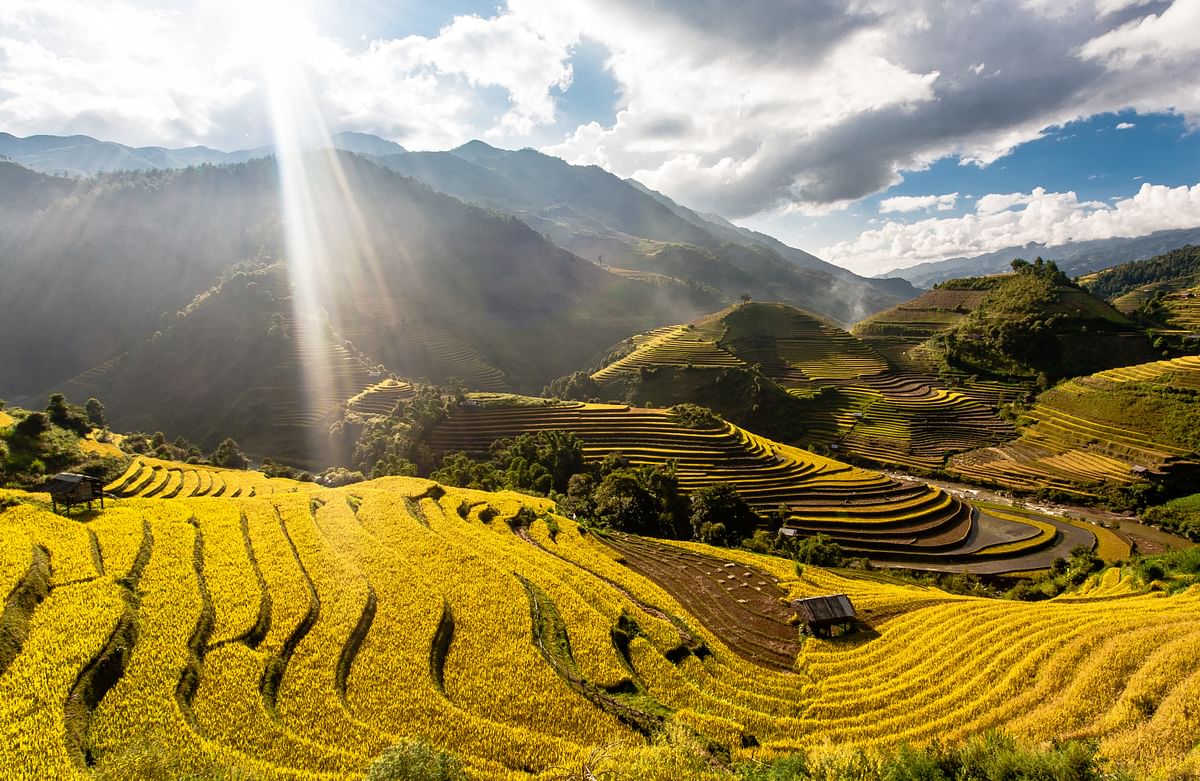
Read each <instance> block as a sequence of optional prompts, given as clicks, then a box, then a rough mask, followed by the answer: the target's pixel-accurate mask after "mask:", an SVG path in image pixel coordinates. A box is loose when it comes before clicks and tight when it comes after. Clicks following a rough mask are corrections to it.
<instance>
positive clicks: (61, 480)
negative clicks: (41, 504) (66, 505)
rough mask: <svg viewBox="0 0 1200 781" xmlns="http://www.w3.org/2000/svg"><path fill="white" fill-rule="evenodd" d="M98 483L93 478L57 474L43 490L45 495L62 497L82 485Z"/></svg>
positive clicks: (62, 473)
mask: <svg viewBox="0 0 1200 781" xmlns="http://www.w3.org/2000/svg"><path fill="white" fill-rule="evenodd" d="M97 482H99V481H98V480H97V479H96V478H94V477H89V476H88V475H77V474H75V473H73V472H59V473H58V474H56V475H55V476H54V477H52V478H50V480H49V481H47V482H46V485H45V488H44V490H45V491H46V493H48V494H51V495H53V496H62V495H63V494H69V493H71V492H73V491H76V490H78V489H79V486H80V484H82V483H97Z"/></svg>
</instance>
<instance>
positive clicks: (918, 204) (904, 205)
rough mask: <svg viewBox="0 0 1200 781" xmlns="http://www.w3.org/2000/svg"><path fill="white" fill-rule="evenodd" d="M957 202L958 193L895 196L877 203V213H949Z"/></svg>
mask: <svg viewBox="0 0 1200 781" xmlns="http://www.w3.org/2000/svg"><path fill="white" fill-rule="evenodd" d="M957 202H958V193H946V194H945V195H897V196H894V197H892V198H884V199H883V200H882V201H880V202H879V213H880V214H888V213H890V212H916V211H934V210H936V211H939V212H945V211H950V210H951V209H953V208H954V205H955V204H956V203H957Z"/></svg>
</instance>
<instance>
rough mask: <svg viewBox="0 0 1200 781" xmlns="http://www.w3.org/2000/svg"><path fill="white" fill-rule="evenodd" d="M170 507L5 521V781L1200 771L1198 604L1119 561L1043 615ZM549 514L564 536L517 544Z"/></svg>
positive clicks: (542, 508)
mask: <svg viewBox="0 0 1200 781" xmlns="http://www.w3.org/2000/svg"><path fill="white" fill-rule="evenodd" d="M610 414H616V413H610ZM164 466H165V467H166V471H173V469H172V467H171V466H167V465H164ZM825 466H826V467H827V468H828V465H825ZM183 467H184V465H176V467H175V468H177V469H179V470H180V471H182V470H183ZM161 493H162V492H159V494H158V495H156V498H149V499H144V498H132V499H124V500H118V501H117V502H116V503H115V504H114V506H113V507H111V508H110V509H108V510H106V511H105V512H103V513H100V512H95V513H89V514H86V515H85V516H81V517H80V518H79V519H66V518H63V517H61V516H58V515H54V514H52V513H50V512H49V511H48V510H47V509H46V508H45V507H44V505H43V503H42V497H39V496H38V495H36V494H19V493H18V494H14V496H15V497H16V498H17V499H18V500H19V501H20V503H18V504H17V505H16V506H12V507H9V508H8V509H5V510H3V511H2V512H0V587H3V588H4V590H5V592H6V593H11V594H14V595H15V594H17V593H18V592H19V591H20V590H21V589H23V588H24V589H30V588H33V589H40V590H41V593H43V594H44V597H43V598H42V599H40V601H38V602H36V603H31V602H29V601H21V600H18V599H16V598H15V597H9V603H8V609H7V610H6V611H5V616H6V620H12V619H13V618H14V617H17V616H18V615H19V617H20V620H21V621H22V622H23V624H22V625H23V626H24V627H25V630H24V631H23V632H22V633H21V635H20V636H19V639H18V643H17V645H16V648H15V650H14V652H13V653H11V654H8V655H6V656H3V658H0V731H2V732H3V734H4V735H5V737H6V740H4V741H2V742H0V764H2V766H3V767H4V768H5V771H6V777H9V778H29V779H34V778H37V779H42V778H63V779H87V778H90V777H92V776H93V774H94V773H95V772H101V773H106V774H107V776H106V777H113V776H118V777H137V776H138V775H139V772H140V771H139V770H138V768H139V767H147V765H144V764H143V765H139V764H137V762H139V761H141V762H146V761H147V759H146V758H147V757H152V758H153V760H152V761H153V763H154V766H155V767H167V768H171V772H172V773H174V774H176V775H188V774H195V773H205V772H211V771H212V770H213V768H223V769H224V770H223V771H222V772H225V773H234V774H236V775H242V776H251V777H255V778H261V779H290V780H292V781H308V780H309V779H312V780H313V781H315V780H316V779H323V780H331V779H356V778H361V777H362V776H363V774H364V773H365V771H366V768H367V767H368V765H369V764H370V762H371V761H372V759H373V758H374V757H375V756H377V755H378V754H379V753H380V752H382V751H383V750H384V749H385V748H387V747H388V746H389V745H392V744H393V743H396V742H398V741H400V740H402V739H404V738H408V737H412V736H421V737H423V738H424V739H426V740H428V741H430V742H431V743H433V744H434V745H436V746H438V747H441V748H444V749H448V750H450V751H453V752H454V753H455V754H457V755H458V756H459V757H460V758H461V759H462V760H463V762H464V764H465V766H466V769H467V771H468V774H469V775H470V777H471V778H475V779H485V780H489V781H490V780H491V779H503V780H504V781H516V780H517V779H535V778H541V779H549V778H555V777H562V775H563V774H564V773H565V772H566V771H565V770H564V768H568V767H579V766H580V764H581V763H584V762H586V761H587V757H588V756H595V754H594V752H595V751H596V750H597V748H598V747H600V746H608V747H609V748H608V752H607V756H608V758H609V759H608V763H607V764H606V765H605V768H601V769H619V770H620V771H621V772H622V773H623V774H624V775H623V776H622V777H625V775H627V776H628V777H630V778H660V779H667V778H678V777H679V775H678V774H677V773H676V772H675V771H672V769H671V768H673V767H678V764H677V763H678V760H677V759H676V758H675V757H674V755H673V754H672V751H673V750H674V749H673V748H672V746H671V744H670V743H668V742H664V741H663V740H661V739H658V738H656V737H655V736H658V735H662V734H671V735H681V734H688V735H692V736H694V737H693V740H695V741H699V742H700V744H701V745H708V746H709V747H710V748H709V750H710V751H712V752H715V753H714V754H713V756H726V757H728V759H725V760H719V761H717V762H712V763H708V764H704V765H702V766H701V769H700V770H698V771H694V774H693V773H689V774H688V775H689V777H698V778H712V779H718V778H729V777H730V771H729V768H730V767H731V765H732V764H733V763H736V762H738V761H742V760H747V759H752V758H766V757H770V756H775V755H779V754H784V753H788V752H791V751H794V750H798V749H806V750H810V751H813V752H816V753H820V752H821V751H829V750H847V749H853V748H860V749H863V750H867V751H873V750H882V749H887V748H894V747H895V746H897V745H898V744H899V743H901V742H908V743H911V744H916V745H921V744H924V743H928V742H930V741H933V740H938V741H941V742H942V743H945V744H950V745H954V744H956V743H958V742H960V741H962V740H963V739H965V738H967V737H969V736H972V735H977V734H981V733H983V732H985V731H987V730H989V729H991V728H993V727H997V726H1002V727H1004V728H1005V729H1006V730H1007V731H1009V732H1011V733H1012V734H1014V735H1015V736H1016V737H1017V738H1018V739H1021V740H1024V741H1028V742H1030V743H1035V744H1036V743H1040V742H1043V741H1049V740H1057V739H1063V738H1087V739H1092V740H1096V741H1098V742H1099V746H1100V751H1101V754H1102V755H1103V756H1104V757H1106V758H1107V759H1108V760H1109V761H1111V762H1112V763H1114V766H1120V767H1123V768H1126V769H1129V770H1132V771H1135V772H1137V773H1138V774H1139V775H1140V776H1146V777H1150V776H1151V775H1153V776H1154V777H1161V778H1167V777H1179V778H1183V777H1187V776H1188V774H1190V773H1193V772H1195V770H1196V769H1197V760H1198V755H1197V753H1196V749H1195V746H1194V736H1195V735H1196V734H1197V733H1198V732H1200V707H1197V702H1198V701H1200V700H1198V698H1200V655H1198V654H1197V649H1198V648H1200V634H1198V631H1200V630H1197V629H1196V627H1197V626H1198V620H1200V593H1197V592H1196V590H1195V589H1194V588H1193V589H1191V590H1189V591H1186V592H1183V593H1180V594H1176V595H1174V596H1167V595H1165V594H1163V593H1158V592H1153V593H1142V592H1140V591H1138V590H1137V588H1135V586H1134V582H1133V581H1132V580H1131V579H1130V578H1129V577H1127V576H1125V575H1123V574H1122V572H1121V571H1119V570H1110V571H1108V572H1106V573H1104V575H1103V576H1102V577H1096V578H1094V579H1093V580H1092V581H1090V582H1089V583H1087V584H1086V585H1085V587H1084V588H1083V589H1082V590H1081V591H1080V592H1079V593H1072V594H1069V595H1067V596H1065V597H1063V598H1060V599H1055V600H1051V601H1049V602H1045V603H1032V604H1031V603H1019V602H1007V601H997V600H988V599H981V598H973V597H963V596H955V595H951V594H947V593H944V592H941V591H938V590H936V589H932V588H926V587H920V586H915V585H909V584H903V583H899V582H896V581H894V580H892V579H889V578H886V577H881V576H878V575H875V574H873V573H857V572H855V571H843V570H823V569H820V568H817V567H805V568H804V571H803V574H801V575H798V574H797V573H796V570H795V569H794V567H793V565H792V563H791V562H789V561H786V560H783V559H777V558H774V557H769V556H760V555H757V554H752V553H748V552H745V551H731V550H721V549H714V548H709V547H707V546H704V545H700V544H695V543H664V542H656V541H651V540H645V539H640V538H631V537H613V538H610V539H605V538H601V537H598V536H597V535H596V534H593V533H585V532H584V531H583V530H582V529H580V528H579V527H577V526H576V524H575V523H573V522H572V521H571V520H569V519H567V518H562V517H552V516H550V515H547V514H546V509H547V505H546V504H545V503H544V502H539V501H537V500H529V499H522V498H520V497H518V496H516V495H511V494H485V493H481V492H474V491H467V490H463V489H448V488H442V487H439V486H436V485H435V484H433V483H431V482H429V481H424V480H419V479H415V478H385V479H382V480H377V481H372V482H369V483H361V484H357V485H354V486H350V487H346V488H342V489H336V490H314V491H311V492H303V493H302V492H283V493H274V494H270V495H263V494H261V493H256V495H255V496H253V497H249V496H247V495H246V494H242V495H241V496H239V497H237V498H229V497H228V495H225V496H221V497H217V498H211V497H210V498H186V499H185V498H180V494H178V493H177V494H175V497H176V498H172V499H164V498H157V496H161ZM526 501H528V502H531V503H532V504H533V508H534V510H535V511H536V513H537V514H538V517H539V519H538V520H536V521H534V522H533V523H532V525H530V526H528V527H519V528H514V527H513V526H512V525H510V523H509V522H508V519H510V518H513V517H514V515H515V513H516V511H517V509H518V508H519V507H520V506H521V504H522V502H526ZM551 521H553V523H551ZM39 584H41V585H39ZM828 593H845V594H848V595H849V596H850V597H851V599H852V600H853V601H854V603H855V605H856V606H857V607H858V611H859V617H860V620H861V622H862V624H863V627H864V631H862V632H860V633H858V634H857V635H852V636H850V637H847V638H840V639H834V640H822V639H817V638H807V639H804V640H803V641H801V639H800V638H799V636H798V635H797V633H796V628H795V627H794V626H793V625H792V622H791V613H790V609H789V606H788V605H787V604H786V601H787V600H788V599H792V598H798V597H803V596H811V595H819V594H828ZM781 600H782V601H781ZM134 627H136V630H135V629H134ZM139 747H140V748H139ZM139 750H140V751H141V752H142V753H141V754H139V753H138V752H139ZM146 752H150V753H146ZM139 757H140V759H139Z"/></svg>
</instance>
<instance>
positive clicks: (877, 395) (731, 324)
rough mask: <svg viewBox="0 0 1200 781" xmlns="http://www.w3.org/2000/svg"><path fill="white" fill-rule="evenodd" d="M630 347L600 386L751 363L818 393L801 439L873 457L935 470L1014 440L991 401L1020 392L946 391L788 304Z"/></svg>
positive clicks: (804, 393) (721, 317) (757, 307)
mask: <svg viewBox="0 0 1200 781" xmlns="http://www.w3.org/2000/svg"><path fill="white" fill-rule="evenodd" d="M933 294H938V295H941V296H942V298H945V297H946V296H951V297H952V298H953V299H954V300H955V301H957V302H960V304H959V305H961V302H962V301H964V300H968V299H970V296H975V297H977V298H978V297H979V296H982V295H983V293H982V292H980V291H932V293H931V294H927V295H933ZM964 296H965V297H966V298H964ZM937 301H941V299H940V298H939V299H937ZM746 312H750V313H751V314H749V315H747V314H745V313H746ZM633 344H634V346H635V349H634V350H633V351H632V352H631V353H630V354H629V355H627V356H625V357H624V358H621V359H620V360H618V361H615V362H614V363H612V364H610V365H608V366H606V367H604V368H603V369H601V370H599V371H597V372H595V373H594V374H593V375H592V378H593V379H595V380H596V381H597V382H599V383H601V384H602V385H603V384H604V383H606V382H611V381H613V380H615V379H617V378H619V377H623V376H628V375H631V374H634V373H635V372H637V371H638V370H641V369H646V368H652V367H655V366H681V365H691V366H696V367H721V366H729V365H738V364H741V365H755V366H756V367H757V368H758V369H759V370H760V371H761V372H762V373H763V374H764V375H766V376H767V377H769V378H771V379H772V380H774V381H775V382H776V383H778V384H779V385H780V386H781V387H782V388H784V389H785V390H788V391H789V392H792V393H794V394H796V395H798V396H801V397H804V398H806V399H808V398H809V397H810V396H811V395H812V394H813V392H814V391H815V390H820V389H824V390H825V392H824V393H823V394H822V395H820V396H819V397H817V398H816V399H810V400H809V419H808V420H807V429H808V430H807V431H806V432H805V435H804V438H803V440H802V444H805V445H808V446H810V447H811V446H813V445H821V446H825V447H829V448H831V449H832V450H835V451H836V452H838V453H839V454H841V453H845V454H847V455H849V456H853V457H856V458H861V459H868V460H870V461H872V462H876V463H881V464H888V465H895V466H901V467H915V468H920V469H939V468H941V467H942V466H943V465H944V463H945V460H946V457H947V456H948V455H949V454H951V453H955V452H961V451H965V450H972V449H975V448H980V447H985V446H987V445H992V444H998V443H1000V442H1003V441H1005V440H1007V439H1012V438H1013V437H1015V436H1016V432H1015V431H1014V430H1013V428H1012V426H1010V425H1009V424H1007V423H1005V422H1004V421H1002V420H1000V419H999V418H998V417H997V416H996V414H995V413H994V412H993V410H992V409H991V407H993V406H995V405H996V404H997V403H998V401H999V398H1000V397H1001V396H1002V395H1005V394H1007V395H1008V397H1009V400H1011V399H1012V398H1013V397H1016V396H1017V395H1018V391H1016V390H1013V389H1012V388H1010V387H1007V386H1005V387H1003V388H1000V387H993V386H992V385H988V384H986V383H974V382H966V383H964V385H965V387H964V388H962V389H953V390H951V389H948V388H945V387H942V386H941V385H939V383H938V380H937V379H936V378H935V377H933V376H931V375H929V374H923V373H920V372H912V371H898V370H896V369H894V368H891V367H890V365H889V363H888V361H887V360H886V359H884V358H883V356H881V355H880V354H879V353H878V352H877V351H876V350H875V349H873V348H872V347H871V346H870V345H868V344H867V343H865V342H864V341H862V340H860V339H858V338H856V337H854V336H852V335H851V334H849V333H848V332H846V331H844V330H842V329H841V328H838V327H836V326H834V325H831V324H829V323H826V322H824V321H823V320H821V319H819V318H817V317H815V316H812V315H809V314H806V313H804V312H801V311H800V310H797V309H794V308H792V307H786V306H783V305H774V304H752V305H747V307H746V308H745V309H743V308H735V309H732V310H727V311H726V312H722V313H719V314H718V315H715V316H712V317H709V318H705V319H703V320H700V321H697V322H696V323H692V324H685V325H678V326H670V327H667V328H660V329H657V330H655V331H651V332H647V333H645V334H641V335H639V336H637V337H634V339H633ZM993 385H995V384H993ZM1020 393H1021V395H1023V391H1020Z"/></svg>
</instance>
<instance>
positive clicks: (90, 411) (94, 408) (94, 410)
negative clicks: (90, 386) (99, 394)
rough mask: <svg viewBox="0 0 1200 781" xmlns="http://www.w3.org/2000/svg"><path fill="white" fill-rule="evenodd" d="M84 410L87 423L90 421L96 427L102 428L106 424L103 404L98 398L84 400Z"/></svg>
mask: <svg viewBox="0 0 1200 781" xmlns="http://www.w3.org/2000/svg"><path fill="white" fill-rule="evenodd" d="M83 409H84V411H85V412H86V413H87V419H88V423H91V424H92V425H93V426H95V427H96V428H104V427H105V426H107V425H108V421H107V420H105V419H104V405H103V404H101V403H100V400H99V399H97V398H95V397H93V398H90V399H88V400H87V401H86V402H84V405H83Z"/></svg>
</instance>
